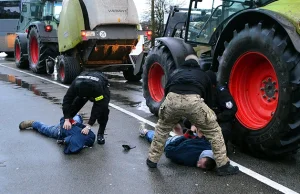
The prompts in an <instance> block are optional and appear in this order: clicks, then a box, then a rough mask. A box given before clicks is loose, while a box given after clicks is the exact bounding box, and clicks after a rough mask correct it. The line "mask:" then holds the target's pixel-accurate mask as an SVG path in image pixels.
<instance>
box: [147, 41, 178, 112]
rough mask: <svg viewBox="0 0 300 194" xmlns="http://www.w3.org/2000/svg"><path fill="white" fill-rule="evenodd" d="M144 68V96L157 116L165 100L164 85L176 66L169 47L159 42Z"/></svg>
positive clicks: (150, 53)
mask: <svg viewBox="0 0 300 194" xmlns="http://www.w3.org/2000/svg"><path fill="white" fill-rule="evenodd" d="M143 68H144V69H143V93H144V98H145V99H146V104H147V106H148V107H149V110H150V112H151V113H153V114H154V115H156V116H157V115H158V111H159V107H160V105H161V103H162V102H163V100H164V95H165V92H164V87H165V85H166V83H167V80H168V78H169V76H170V74H171V73H172V72H173V71H174V70H175V69H176V66H175V63H174V60H173V57H172V55H171V53H170V51H169V49H168V48H167V47H166V46H164V45H163V44H159V45H157V46H155V47H153V48H152V50H151V51H150V52H149V54H148V56H147V58H146V61H145V64H144V66H143Z"/></svg>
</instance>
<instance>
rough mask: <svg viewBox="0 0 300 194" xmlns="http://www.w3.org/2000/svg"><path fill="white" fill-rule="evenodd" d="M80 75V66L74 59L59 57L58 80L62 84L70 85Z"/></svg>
mask: <svg viewBox="0 0 300 194" xmlns="http://www.w3.org/2000/svg"><path fill="white" fill-rule="evenodd" d="M80 73H81V68H80V65H79V63H78V61H77V59H76V58H75V57H69V56H64V55H62V56H60V57H59V62H58V65H57V74H58V79H59V81H60V82H61V83H63V84H70V83H72V81H73V80H74V79H75V78H76V77H77V76H78V75H79V74H80Z"/></svg>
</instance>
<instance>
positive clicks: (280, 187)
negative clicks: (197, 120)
mask: <svg viewBox="0 0 300 194" xmlns="http://www.w3.org/2000/svg"><path fill="white" fill-rule="evenodd" d="M0 66H2V67H5V68H8V69H12V70H15V71H18V72H21V73H24V74H27V75H30V76H33V77H36V78H38V79H42V80H45V81H48V82H50V83H53V84H56V85H59V86H62V87H64V88H69V86H66V85H63V84H60V83H57V82H55V81H52V80H49V79H46V78H43V77H40V76H37V75H34V74H31V73H28V72H25V71H22V70H18V69H15V68H12V67H7V66H5V65H2V64H0ZM109 106H111V107H113V108H115V109H117V110H119V111H121V112H123V113H125V114H127V115H129V116H132V117H134V118H136V119H137V120H139V121H142V122H144V123H147V124H148V125H150V126H152V127H155V125H156V124H155V123H153V122H151V121H149V120H147V119H144V118H143V117H140V116H139V115H137V114H134V113H132V112H130V111H127V110H125V109H124V108H121V107H119V106H117V105H114V104H112V103H109ZM230 162H231V164H232V165H235V166H238V167H239V169H240V171H241V172H243V173H245V174H247V175H248V176H251V177H252V178H254V179H256V180H258V181H260V182H262V183H264V184H266V185H268V186H270V187H272V188H274V189H276V190H278V191H280V192H283V193H288V194H299V193H297V192H296V191H293V190H291V189H289V188H287V187H285V186H283V185H281V184H279V183H277V182H275V181H272V180H271V179H269V178H267V177H265V176H263V175H261V174H258V173H256V172H254V171H253V170H251V169H249V168H246V167H244V166H242V165H240V164H238V163H236V162H234V161H232V160H231V161H230Z"/></svg>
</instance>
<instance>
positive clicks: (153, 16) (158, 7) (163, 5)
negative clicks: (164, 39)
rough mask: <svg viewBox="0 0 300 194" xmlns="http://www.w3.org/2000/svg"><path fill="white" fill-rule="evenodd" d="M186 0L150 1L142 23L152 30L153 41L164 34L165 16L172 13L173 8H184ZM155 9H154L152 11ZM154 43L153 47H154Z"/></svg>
mask: <svg viewBox="0 0 300 194" xmlns="http://www.w3.org/2000/svg"><path fill="white" fill-rule="evenodd" d="M184 2H185V1H184V0H148V1H147V4H148V5H149V6H148V7H149V9H148V10H146V11H145V12H144V13H143V15H142V17H141V20H142V23H143V24H144V25H147V26H148V27H149V29H152V41H153V43H154V38H155V37H160V36H162V35H163V32H164V19H165V18H164V16H165V14H168V13H169V12H170V7H171V6H182V5H184ZM151 8H153V9H151ZM153 43H152V45H153Z"/></svg>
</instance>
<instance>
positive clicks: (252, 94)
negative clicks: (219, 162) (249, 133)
mask: <svg viewBox="0 0 300 194" xmlns="http://www.w3.org/2000/svg"><path fill="white" fill-rule="evenodd" d="M229 89H230V92H231V94H232V96H233V98H234V99H235V101H236V104H237V107H238V111H237V114H236V117H237V119H238V120H239V122H240V123H241V124H242V125H244V126H245V127H247V128H249V129H250V130H259V129H261V128H263V127H265V126H266V125H268V123H269V122H270V121H271V120H272V116H273V115H274V113H275V111H276V109H277V104H278V97H279V92H278V80H277V76H276V73H275V70H274V68H273V65H272V63H271V62H270V61H269V60H268V59H267V57H266V56H264V55H263V54H261V53H259V52H247V53H245V54H243V55H242V56H240V57H239V59H238V60H237V61H236V62H235V64H234V66H233V69H232V71H231V74H230V79H229Z"/></svg>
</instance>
